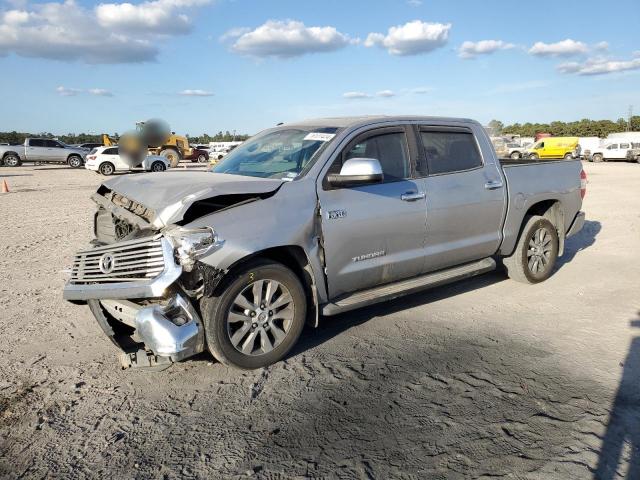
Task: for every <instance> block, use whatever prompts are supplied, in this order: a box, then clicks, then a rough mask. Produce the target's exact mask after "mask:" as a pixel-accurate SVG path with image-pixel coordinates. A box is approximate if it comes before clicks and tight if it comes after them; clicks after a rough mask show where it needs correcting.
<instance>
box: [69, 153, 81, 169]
mask: <svg viewBox="0 0 640 480" xmlns="http://www.w3.org/2000/svg"><path fill="white" fill-rule="evenodd" d="M82 163H83V162H82V157H80V156H79V155H71V156H70V157H69V158H68V159H67V164H68V165H69V166H70V167H71V168H80V167H81V166H82Z"/></svg>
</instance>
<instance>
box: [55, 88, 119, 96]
mask: <svg viewBox="0 0 640 480" xmlns="http://www.w3.org/2000/svg"><path fill="white" fill-rule="evenodd" d="M56 92H57V93H58V95H60V96H62V97H75V96H76V95H79V94H84V93H89V94H91V95H95V96H97V97H113V93H111V91H109V90H105V89H104V88H89V89H88V90H83V89H81V88H70V87H63V86H59V87H58V88H56Z"/></svg>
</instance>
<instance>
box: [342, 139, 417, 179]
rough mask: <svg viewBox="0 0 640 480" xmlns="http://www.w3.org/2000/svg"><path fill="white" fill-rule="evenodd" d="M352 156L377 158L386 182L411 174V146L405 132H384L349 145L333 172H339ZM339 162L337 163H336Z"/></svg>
mask: <svg viewBox="0 0 640 480" xmlns="http://www.w3.org/2000/svg"><path fill="white" fill-rule="evenodd" d="M350 158H375V159H376V160H378V161H379V162H380V165H381V166H382V172H383V173H384V182H385V183H389V182H396V181H398V180H403V179H405V178H409V177H410V176H411V167H410V161H409V147H408V145H407V138H406V135H405V134H404V132H397V133H384V134H381V135H376V136H373V137H368V138H366V139H364V140H362V141H361V142H358V143H356V144H355V145H352V146H351V147H348V150H346V151H344V152H343V154H342V159H338V161H337V162H335V163H334V164H333V165H332V167H331V173H338V172H339V171H340V168H341V167H342V163H343V162H345V161H347V160H349V159H350ZM336 164H337V165H336Z"/></svg>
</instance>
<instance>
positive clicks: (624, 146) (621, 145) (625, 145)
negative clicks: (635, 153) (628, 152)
mask: <svg viewBox="0 0 640 480" xmlns="http://www.w3.org/2000/svg"><path fill="white" fill-rule="evenodd" d="M620 148H629V144H628V143H621V144H620Z"/></svg>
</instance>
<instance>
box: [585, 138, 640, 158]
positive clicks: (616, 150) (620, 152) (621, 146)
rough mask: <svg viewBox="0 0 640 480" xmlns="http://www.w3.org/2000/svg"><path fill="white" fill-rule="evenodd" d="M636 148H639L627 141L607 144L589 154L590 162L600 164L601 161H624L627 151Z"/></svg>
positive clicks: (636, 144)
mask: <svg viewBox="0 0 640 480" xmlns="http://www.w3.org/2000/svg"><path fill="white" fill-rule="evenodd" d="M636 146H638V147H640V144H638V143H632V142H630V141H628V140H622V141H620V142H615V143H608V144H605V145H603V146H602V147H600V148H597V149H594V150H593V152H591V158H590V160H591V161H592V162H602V161H603V160H604V161H605V162H606V161H607V160H626V159H627V151H628V150H630V149H632V148H634V147H636Z"/></svg>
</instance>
